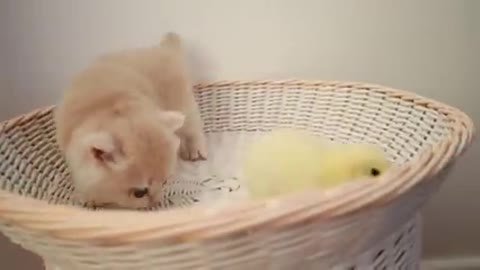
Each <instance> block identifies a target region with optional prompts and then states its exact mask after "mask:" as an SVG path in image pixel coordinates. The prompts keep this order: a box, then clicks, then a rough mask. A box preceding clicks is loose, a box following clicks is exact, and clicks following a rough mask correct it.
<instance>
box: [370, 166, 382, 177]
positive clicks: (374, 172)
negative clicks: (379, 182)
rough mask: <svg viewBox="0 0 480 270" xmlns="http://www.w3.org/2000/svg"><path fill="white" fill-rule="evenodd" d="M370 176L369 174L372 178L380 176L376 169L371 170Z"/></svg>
mask: <svg viewBox="0 0 480 270" xmlns="http://www.w3.org/2000/svg"><path fill="white" fill-rule="evenodd" d="M370 174H371V175H372V176H379V175H380V170H379V169H377V168H372V169H371V170H370Z"/></svg>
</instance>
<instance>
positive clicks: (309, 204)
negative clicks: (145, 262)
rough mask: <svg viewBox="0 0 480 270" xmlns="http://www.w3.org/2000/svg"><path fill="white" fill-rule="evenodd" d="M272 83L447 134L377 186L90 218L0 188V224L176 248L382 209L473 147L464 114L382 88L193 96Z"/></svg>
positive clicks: (347, 85) (352, 85)
mask: <svg viewBox="0 0 480 270" xmlns="http://www.w3.org/2000/svg"><path fill="white" fill-rule="evenodd" d="M233 85H235V86H238V85H245V86H249V87H252V86H255V87H256V86H258V87H261V86H262V85H264V86H266V85H269V86H271V85H279V86H282V85H283V86H286V85H288V86H299V87H309V86H310V87H319V86H324V87H326V86H328V87H332V88H333V89H334V90H335V91H342V90H344V91H348V90H349V89H356V90H358V89H365V90H369V91H377V92H381V93H383V94H386V95H388V96H392V97H396V98H400V99H403V100H408V101H411V102H413V103H415V104H416V105H417V106H423V107H428V108H430V109H434V110H436V111H437V112H439V113H441V114H443V115H444V116H445V117H446V119H447V121H448V124H449V125H450V128H451V130H452V132H451V133H450V134H449V135H448V136H447V137H446V138H445V139H444V140H442V141H440V142H439V143H438V144H437V145H434V146H432V147H431V148H430V149H429V150H427V151H425V153H422V155H420V156H419V157H418V158H417V159H415V160H412V161H410V162H407V163H406V164H404V165H403V166H401V167H399V168H397V169H395V170H390V171H389V172H387V173H386V174H385V175H383V176H382V177H380V179H379V180H378V181H361V182H360V183H361V184H359V185H356V186H355V190H353V189H352V190H347V191H346V190H342V192H335V191H333V192H332V193H329V194H328V195H327V196H319V194H318V192H315V191H305V192H301V193H296V194H290V195H286V196H282V197H278V198H270V199H265V200H259V201H251V200H243V201H239V202H232V203H231V204H230V205H229V206H225V207H207V206H205V205H197V206H192V207H190V208H183V209H172V210H167V211H159V212H138V211H123V210H104V211H102V212H95V211H91V210H87V209H82V208H78V207H73V206H66V205H53V204H48V203H47V202H45V201H41V200H37V199H33V198H28V197H22V196H19V195H15V194H12V193H9V192H7V191H3V190H0V219H1V220H2V223H8V224H10V225H13V226H18V227H21V228H23V229H25V230H28V231H30V232H35V233H38V234H48V235H49V236H51V237H54V238H57V239H62V240H71V241H88V242H95V243H96V244H97V245H106V246H116V245H123V244H130V243H138V242H142V241H154V240H157V241H168V242H169V243H171V242H176V243H181V242H182V243H183V242H189V241H198V240H205V239H210V238H216V237H220V236H225V235H230V234H238V233H242V232H243V233H246V232H249V231H252V230H253V231H254V230H259V229H264V228H266V227H268V228H269V229H270V228H271V229H274V228H278V227H283V226H295V224H299V223H304V222H308V221H311V220H320V219H330V218H334V217H339V216H343V215H351V214H355V213H357V212H359V211H364V210H366V209H369V208H375V207H380V206H383V205H385V204H387V203H389V202H391V201H392V200H394V199H395V198H397V197H398V196H400V195H401V194H403V193H405V192H406V191H408V190H410V189H412V188H414V187H415V186H416V185H418V184H420V183H421V182H423V181H428V180H429V179H430V178H431V177H432V176H434V175H436V174H437V173H438V172H439V171H440V170H442V169H443V168H445V167H447V166H448V165H449V164H450V163H451V162H452V161H454V160H455V159H456V158H458V157H459V156H460V155H461V154H463V152H464V151H465V150H466V149H467V148H468V146H469V145H470V143H471V142H472V141H473V137H474V133H475V128H474V125H473V121H472V120H471V118H470V117H469V116H468V115H466V114H465V113H464V112H463V111H461V110H459V109H457V108H454V107H451V106H449V105H446V104H443V103H441V102H438V101H435V100H433V99H429V98H426V97H423V96H420V95H418V94H415V93H411V92H408V91H403V90H398V89H394V88H390V87H386V86H381V85H375V84H369V83H362V82H346V81H319V80H313V81H308V80H283V81H271V80H262V81H260V80H254V81H217V82H211V83H201V84H198V85H196V87H195V88H196V90H197V91H201V90H202V89H206V88H212V87H229V86H233ZM54 108H55V106H48V107H45V108H42V109H38V110H35V111H33V112H31V113H27V114H24V115H20V116H18V117H16V118H13V119H11V120H7V121H5V122H3V123H2V124H1V125H0V131H4V130H6V129H9V128H10V127H12V126H15V125H16V124H18V123H21V122H24V121H29V119H32V118H34V117H37V116H39V115H42V114H48V113H49V112H50V111H51V110H53V109H54Z"/></svg>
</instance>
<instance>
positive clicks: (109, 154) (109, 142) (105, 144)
mask: <svg viewBox="0 0 480 270" xmlns="http://www.w3.org/2000/svg"><path fill="white" fill-rule="evenodd" d="M84 143H85V146H86V147H87V150H88V155H90V157H92V158H94V159H95V160H96V161H98V162H99V163H101V164H104V165H113V164H115V163H118V161H119V155H120V151H119V150H120V149H118V145H117V144H116V143H115V140H114V138H113V136H112V135H111V134H109V133H107V132H96V133H92V134H89V135H87V136H86V137H85V140H84Z"/></svg>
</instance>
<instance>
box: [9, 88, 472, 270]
mask: <svg viewBox="0 0 480 270" xmlns="http://www.w3.org/2000/svg"><path fill="white" fill-rule="evenodd" d="M196 94H197V97H198V102H199V104H200V108H201V112H202V116H203V118H204V121H205V130H206V132H207V134H208V143H209V151H210V156H209V159H208V160H207V161H205V162H200V163H188V162H182V163H181V164H180V165H179V171H178V175H177V177H175V181H173V182H171V183H169V186H168V189H169V190H168V192H167V195H166V196H165V200H164V202H163V203H162V205H161V206H162V207H165V208H171V207H176V209H169V210H164V211H144V212H140V211H114V210H111V211H104V210H100V211H92V210H88V209H84V208H81V207H79V205H78V202H76V201H75V199H74V197H73V196H72V192H73V188H72V185H71V183H70V181H69V172H68V170H67V169H66V166H65V164H64V161H63V159H62V158H61V155H60V154H59V152H58V149H57V148H56V145H55V140H54V132H55V130H54V126H53V122H52V110H53V107H51V108H46V109H43V110H37V111H35V112H32V113H30V114H27V115H23V116H20V117H18V118H16V119H13V120H11V121H8V122H6V123H4V124H3V125H2V126H1V127H0V160H1V163H0V185H1V188H2V190H3V191H0V228H1V230H2V232H3V233H5V234H6V235H7V236H8V237H10V238H11V239H12V240H13V241H14V242H16V243H19V244H21V245H22V246H23V247H25V248H26V249H29V250H31V251H33V252H35V253H37V254H39V255H40V256H42V257H43V258H44V259H45V260H46V261H47V262H48V263H49V264H50V265H56V266H57V267H59V269H62V270H67V269H69V270H70V269H78V270H88V269H92V270H93V269H115V270H122V269H135V270H138V269H168V270H175V269H356V270H359V269H418V265H419V258H420V250H421V242H420V241H421V240H420V233H421V231H420V224H421V223H420V222H421V218H420V215H419V214H418V212H419V208H420V207H421V206H422V205H423V204H424V203H425V201H426V200H427V199H428V197H429V196H430V194H431V193H432V191H434V190H435V189H436V188H437V187H438V186H439V184H441V182H442V180H443V179H444V178H445V176H446V175H447V173H448V171H449V168H450V167H451V166H450V165H452V164H453V163H454V160H456V158H457V157H458V156H459V155H460V154H461V153H462V152H463V151H464V150H465V149H466V148H467V146H468V145H469V144H470V142H471V141H472V137H473V130H474V128H473V124H472V122H471V120H470V119H469V118H468V117H467V116H466V115H465V114H463V113H462V112H461V111H459V110H457V109H455V108H452V107H449V106H446V105H444V104H441V103H438V102H436V101H433V100H430V99H426V98H423V97H420V96H417V95H414V94H411V93H407V92H403V91H398V90H394V89H389V88H385V87H381V86H375V85H366V84H360V83H345V82H322V81H314V82H309V81H253V82H218V83H212V84H203V85H199V86H198V87H197V91H196ZM274 127H299V128H307V129H309V130H311V131H313V132H315V133H318V134H323V135H324V136H327V137H330V138H332V139H334V140H337V141H342V142H345V141H350V142H359V141H366V142H372V143H377V144H379V145H381V146H383V147H384V149H385V150H386V151H387V153H388V154H389V156H390V157H391V159H392V160H394V161H395V162H396V163H398V164H400V166H399V168H398V169H396V170H391V171H389V172H388V173H386V174H385V175H383V176H382V179H381V180H380V181H375V182H370V181H365V182H358V184H357V185H356V186H355V188H354V189H353V188H350V189H348V188H347V189H341V190H337V191H336V192H331V193H329V194H327V195H324V196H319V194H316V193H315V192H305V193H302V194H293V195H288V196H285V197H282V198H278V199H277V198H274V199H270V200H266V201H257V202H254V201H249V200H241V199H242V197H243V194H244V192H243V189H242V185H241V180H239V179H240V178H241V177H239V175H238V174H239V172H238V164H239V162H238V158H239V156H241V154H242V149H244V146H245V145H247V144H248V143H249V142H250V141H251V140H253V139H254V138H255V136H257V135H258V134H260V133H262V132H264V131H268V130H270V129H272V128H274ZM236 199H240V200H238V201H237V200H236ZM197 202H204V203H201V204H197ZM183 206H189V207H183ZM52 269H53V268H52Z"/></svg>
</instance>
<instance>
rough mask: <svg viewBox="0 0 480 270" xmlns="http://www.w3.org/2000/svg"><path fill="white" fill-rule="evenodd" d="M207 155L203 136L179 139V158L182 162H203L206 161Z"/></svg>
mask: <svg viewBox="0 0 480 270" xmlns="http://www.w3.org/2000/svg"><path fill="white" fill-rule="evenodd" d="M207 154H208V151H207V142H206V140H205V137H204V136H203V135H201V136H195V137H193V136H192V137H184V138H182V139H181V142H180V157H181V158H182V159H183V160H191V161H197V160H205V159H207Z"/></svg>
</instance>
